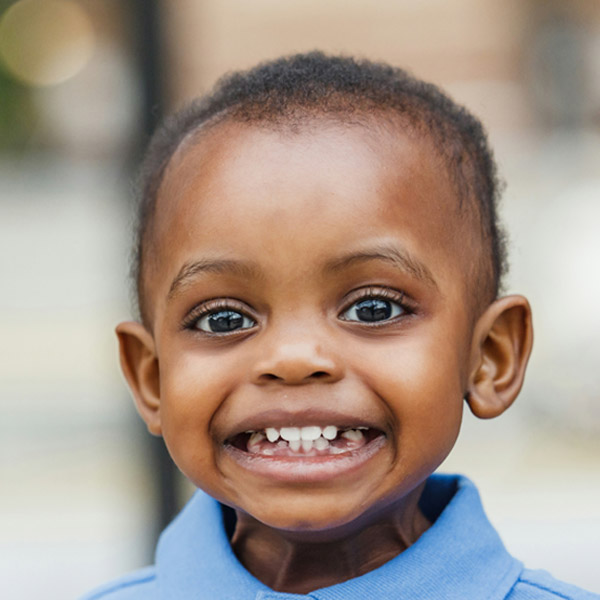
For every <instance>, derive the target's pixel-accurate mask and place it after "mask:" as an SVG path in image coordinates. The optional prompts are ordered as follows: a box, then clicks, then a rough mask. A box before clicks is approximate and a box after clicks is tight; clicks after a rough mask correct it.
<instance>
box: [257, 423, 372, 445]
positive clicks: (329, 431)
mask: <svg viewBox="0 0 600 600" xmlns="http://www.w3.org/2000/svg"><path fill="white" fill-rule="evenodd" d="M365 429H367V427H364V426H359V427H355V428H353V429H346V430H344V431H343V432H342V434H341V435H342V436H343V437H345V438H346V439H350V440H355V441H358V440H360V439H361V438H362V433H361V431H360V430H363V431H364V430H365ZM338 431H339V430H338V428H337V427H336V426H335V425H327V426H325V427H319V426H318V425H309V426H307V427H281V428H279V429H277V428H276V427H267V428H266V429H265V430H264V432H261V435H263V436H266V438H267V440H269V442H271V443H274V442H276V441H277V440H278V439H279V438H282V439H284V440H285V441H286V442H302V441H314V440H318V439H319V438H320V437H323V438H325V439H326V440H334V439H335V438H336V437H337V435H338ZM248 433H251V434H254V433H255V432H254V431H249V432H248ZM263 439H264V438H263Z"/></svg>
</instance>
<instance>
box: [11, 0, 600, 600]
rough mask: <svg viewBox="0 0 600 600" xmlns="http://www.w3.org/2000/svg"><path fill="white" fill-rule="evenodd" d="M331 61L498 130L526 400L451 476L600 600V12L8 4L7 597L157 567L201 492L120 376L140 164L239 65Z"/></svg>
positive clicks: (476, 442) (481, 435) (398, 0)
mask: <svg viewBox="0 0 600 600" xmlns="http://www.w3.org/2000/svg"><path fill="white" fill-rule="evenodd" d="M313 48H320V49H323V50H326V51H331V52H344V53H351V54H355V55H359V56H364V57H368V58H373V59H383V60H386V61H389V62H391V63H393V64H395V65H399V66H403V67H405V68H408V69H409V70H411V71H413V72H414V73H415V74H416V75H418V76H420V77H422V78H425V79H428V80H431V81H433V82H435V83H438V84H440V85H442V86H443V87H444V88H445V89H446V90H448V91H449V92H450V93H451V95H453V96H454V98H455V99H457V100H458V101H460V102H462V103H464V104H465V105H466V106H468V107H469V108H470V109H471V110H472V111H473V112H474V113H475V114H477V115H478V116H479V117H481V118H482V120H483V121H484V123H485V124H486V126H487V128H488V131H489V135H490V138H491V142H492V145H493V147H494V148H495V149H496V154H497V159H498V163H499V167H500V172H501V174H502V176H503V178H504V179H505V180H506V182H507V187H506V192H505V195H504V200H503V206H502V213H503V215H504V219H505V221H506V224H507V226H508V229H509V231H510V234H511V263H512V267H511V273H510V276H509V278H508V286H507V291H518V292H521V293H524V294H525V295H527V296H528V297H529V298H530V300H531V302H532V305H533V311H534V319H535V320H534V325H535V328H536V342H535V347H534V354H533V358H532V362H531V368H530V371H529V374H528V377H527V380H526V385H525V388H524V390H523V392H522V394H521V396H520V398H519V400H518V401H517V403H516V404H515V406H514V407H513V408H511V410H510V411H509V412H508V413H507V414H506V415H505V416H503V417H501V418H499V419H497V420H494V421H489V422H487V421H486V422H482V421H477V422H476V421H475V419H473V418H472V417H471V416H470V415H466V416H465V422H464V427H463V435H462V437H461V439H460V440H459V442H458V445H457V447H456V448H455V450H454V452H453V453H452V455H451V456H450V457H449V458H448V460H447V461H446V463H445V464H444V465H443V467H442V469H443V470H446V471H460V472H464V473H466V474H468V475H469V476H470V477H471V478H473V479H474V480H475V481H476V482H477V483H478V485H479V486H480V489H481V493H482V497H483V501H484V505H485V507H486V509H487V511H488V513H489V516H490V518H491V520H492V521H493V522H494V524H495V525H496V526H497V527H498V528H499V530H500V532H501V534H502V536H503V538H504V540H505V543H506V545H507V547H508V548H509V550H511V551H512V552H513V553H514V554H515V555H516V556H517V557H519V558H521V559H522V560H524V561H526V563H527V564H528V566H530V567H545V568H547V569H548V570H550V571H551V572H552V573H553V574H554V575H555V576H557V577H560V578H564V579H566V580H568V581H571V582H573V583H576V584H578V585H581V586H584V587H587V588H590V589H592V590H594V591H596V592H600V570H599V569H598V556H599V555H600V310H599V308H598V307H599V306H600V269H599V268H598V263H599V261H600V3H599V2H598V1H597V0H557V1H552V0H503V1H502V2H498V1H496V0H453V1H452V2H448V1H447V0H377V1H375V2H370V1H367V0H328V1H327V2H323V1H317V0H302V1H299V0H288V1H286V2H281V1H277V0H252V2H248V1H245V0H195V1H194V0H178V1H177V2H166V1H163V2H160V1H158V0H125V1H124V0H81V1H76V0H20V1H17V2H14V1H8V0H0V287H1V293H0V402H1V418H0V485H1V488H0V490H1V493H0V580H1V581H2V587H3V592H2V596H3V597H5V598H17V597H18V598H22V599H33V598H36V599H37V598H40V597H43V598H45V599H46V600H54V599H57V600H58V599H61V600H64V599H65V598H76V597H77V596H78V595H79V594H81V593H83V592H84V591H86V590H87V589H89V588H90V587H93V586H95V585H97V584H99V583H101V582H103V581H104V580H106V579H108V578H113V577H115V576H117V575H120V574H122V573H124V572H126V571H128V570H130V569H133V568H135V567H138V566H142V565H144V564H147V563H148V562H150V561H151V559H152V549H153V546H154V543H155V540H156V535H157V532H158V530H159V529H160V528H161V526H162V523H164V522H165V521H166V520H168V519H169V518H170V515H171V514H172V512H173V511H174V510H175V509H176V507H177V506H179V505H180V504H181V503H182V502H184V501H185V499H186V498H187V497H188V496H189V494H190V489H189V486H187V485H186V484H185V482H183V481H182V479H181V477H180V476H178V475H176V474H175V473H174V471H173V470H172V469H171V468H170V467H169V464H168V462H167V460H166V459H165V457H164V454H163V453H162V451H161V446H160V442H158V443H157V441H156V440H153V439H151V438H150V436H148V435H147V434H146V432H145V430H144V428H143V427H142V426H141V424H140V423H139V420H138V418H137V416H136V415H135V412H134V409H133V406H132V403H131V401H130V399H129V396H128V392H127V390H126V388H125V385H124V383H123V380H122V378H121V375H120V372H119V369H118V362H117V346H116V339H115V336H114V334H113V328H114V325H115V324H116V323H117V322H118V321H119V320H122V319H126V318H128V317H129V316H130V308H129V297H128V281H127V271H128V256H129V245H130V238H131V235H130V233H129V226H130V223H131V206H132V197H133V192H132V190H133V186H134V182H135V174H136V164H137V161H138V160H139V156H140V153H141V149H142V148H143V147H144V145H145V143H146V141H147V137H148V135H149V133H150V132H151V131H152V129H153V127H154V125H155V123H156V121H157V119H159V118H160V117H161V115H164V114H165V113H167V112H170V111H172V110H173V109H176V108H178V107H180V106H181V105H183V104H184V103H185V102H186V101H188V100H190V99H191V98H193V97H195V96H197V95H198V94H201V93H203V92H204V91H206V90H208V89H209V87H210V86H211V85H212V84H213V83H214V82H215V80H216V79H217V78H218V77H219V76H220V75H221V74H223V73H224V72H226V71H228V70H231V69H237V68H243V67H249V66H252V65H253V64H255V63H256V62H258V61H260V60H263V59H266V58H272V57H275V56H278V55H281V54H286V53H291V52H296V51H302V50H309V49H313ZM170 489H171V490H174V491H173V492H172V493H170V492H169V491H168V490H170Z"/></svg>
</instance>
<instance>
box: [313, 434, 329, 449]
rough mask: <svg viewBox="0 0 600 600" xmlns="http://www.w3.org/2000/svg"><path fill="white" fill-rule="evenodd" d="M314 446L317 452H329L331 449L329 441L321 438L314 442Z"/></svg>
mask: <svg viewBox="0 0 600 600" xmlns="http://www.w3.org/2000/svg"><path fill="white" fill-rule="evenodd" d="M313 445H314V447H315V448H316V449H317V450H327V448H329V440H326V439H325V438H324V437H319V438H317V439H316V440H315V441H314V442H313Z"/></svg>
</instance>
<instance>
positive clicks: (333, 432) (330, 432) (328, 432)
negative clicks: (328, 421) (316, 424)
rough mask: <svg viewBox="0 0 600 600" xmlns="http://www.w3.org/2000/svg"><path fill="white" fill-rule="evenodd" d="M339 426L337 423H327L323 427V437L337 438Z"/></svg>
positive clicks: (328, 438) (327, 438)
mask: <svg viewBox="0 0 600 600" xmlns="http://www.w3.org/2000/svg"><path fill="white" fill-rule="evenodd" d="M337 432H338V428H337V427H336V426H335V425H327V427H324V428H323V437H324V438H325V439H326V440H335V438H336V436H337Z"/></svg>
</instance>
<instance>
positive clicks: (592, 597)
mask: <svg viewBox="0 0 600 600" xmlns="http://www.w3.org/2000/svg"><path fill="white" fill-rule="evenodd" d="M561 599H562V600H600V596H599V595H598V594H594V593H592V592H586V591H585V590H582V589H581V588H578V587H576V586H574V585H571V584H568V583H564V582H562V581H558V580H557V579H554V577H552V576H551V575H550V574H549V573H548V572H546V571H537V570H531V569H523V571H522V572H521V574H520V576H519V579H518V580H517V582H516V583H515V585H514V586H513V588H512V590H511V591H510V593H509V594H508V596H507V597H506V600H561Z"/></svg>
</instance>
